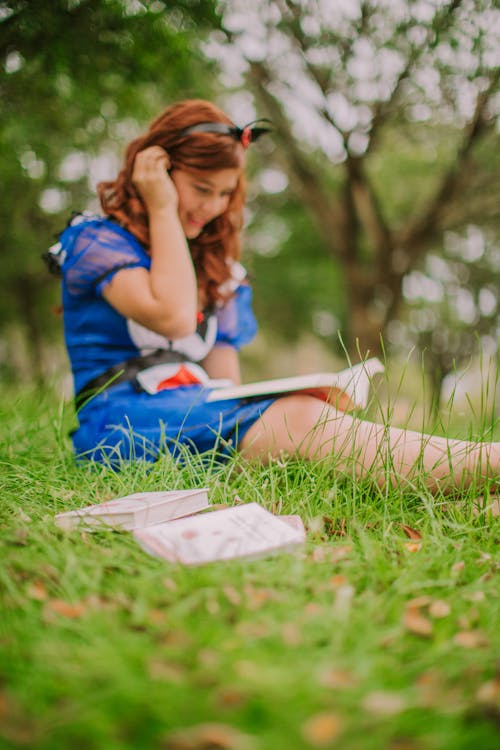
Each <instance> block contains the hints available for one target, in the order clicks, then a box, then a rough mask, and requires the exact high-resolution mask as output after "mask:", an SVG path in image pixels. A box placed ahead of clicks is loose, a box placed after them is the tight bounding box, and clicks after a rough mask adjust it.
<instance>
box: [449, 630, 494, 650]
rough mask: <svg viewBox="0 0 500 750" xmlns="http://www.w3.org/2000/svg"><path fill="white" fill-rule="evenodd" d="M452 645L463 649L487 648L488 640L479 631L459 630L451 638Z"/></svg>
mask: <svg viewBox="0 0 500 750" xmlns="http://www.w3.org/2000/svg"><path fill="white" fill-rule="evenodd" d="M453 643H455V644H456V645H457V646H462V647H463V648H482V647H483V646H488V645H489V644H488V639H487V638H486V636H485V635H484V633H482V632H481V631H480V630H460V631H459V632H458V633H456V634H455V636H454V637H453Z"/></svg>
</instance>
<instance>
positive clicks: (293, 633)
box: [281, 622, 303, 646]
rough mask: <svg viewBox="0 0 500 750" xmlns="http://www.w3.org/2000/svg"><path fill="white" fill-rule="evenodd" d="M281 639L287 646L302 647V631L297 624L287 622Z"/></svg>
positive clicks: (282, 629) (282, 630)
mask: <svg viewBox="0 0 500 750" xmlns="http://www.w3.org/2000/svg"><path fill="white" fill-rule="evenodd" d="M281 637H282V638H283V643H284V644H285V645H287V646H300V645H301V643H302V641H303V637H302V631H301V629H300V628H299V626H298V625H297V623H295V622H286V623H285V624H284V625H283V627H282V628H281Z"/></svg>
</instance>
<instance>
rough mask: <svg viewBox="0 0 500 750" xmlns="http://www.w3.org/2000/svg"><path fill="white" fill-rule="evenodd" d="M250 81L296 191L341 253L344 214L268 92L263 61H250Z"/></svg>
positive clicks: (266, 69) (268, 76) (330, 241)
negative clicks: (278, 142)
mask: <svg viewBox="0 0 500 750" xmlns="http://www.w3.org/2000/svg"><path fill="white" fill-rule="evenodd" d="M248 80H249V83H250V85H251V86H252V89H253V90H254V92H255V96H256V97H257V99H258V100H260V102H261V103H262V105H263V107H264V108H265V110H266V112H267V113H268V114H269V116H270V118H271V120H272V122H273V127H274V132H275V135H276V137H277V139H278V140H279V141H281V143H282V146H283V148H282V153H283V155H284V158H285V159H286V161H287V165H288V167H289V170H290V173H291V176H292V179H293V180H294V184H295V188H296V190H297V192H298V193H299V194H300V195H301V198H302V200H303V201H304V203H305V204H306V205H307V206H308V207H309V208H310V210H311V211H312V212H313V214H314V215H315V216H316V217H317V219H318V225H319V227H320V229H321V231H322V234H323V236H324V237H325V239H327V241H328V245H329V246H330V248H331V247H332V246H333V245H335V246H336V247H337V250H338V252H339V253H340V254H342V253H343V250H342V245H343V243H342V237H343V235H344V233H345V217H344V216H343V214H342V212H341V211H340V210H339V208H338V206H336V205H335V204H332V201H331V199H330V196H329V195H327V193H326V192H325V190H323V188H322V186H321V184H320V180H319V178H318V172H317V169H315V168H313V167H312V165H311V163H310V160H309V159H308V158H307V157H306V156H305V154H304V152H303V151H302V149H301V148H300V147H299V145H298V143H297V140H296V138H295V136H294V135H293V133H292V129H291V127H290V123H289V122H288V119H287V117H286V115H285V114H284V112H283V108H282V105H281V104H280V103H279V102H278V101H277V100H276V98H275V97H274V96H273V95H272V94H271V93H270V92H269V88H268V86H269V83H270V82H271V80H272V77H271V74H270V72H269V70H268V68H267V67H266V66H265V64H264V63H263V62H250V63H249V72H248Z"/></svg>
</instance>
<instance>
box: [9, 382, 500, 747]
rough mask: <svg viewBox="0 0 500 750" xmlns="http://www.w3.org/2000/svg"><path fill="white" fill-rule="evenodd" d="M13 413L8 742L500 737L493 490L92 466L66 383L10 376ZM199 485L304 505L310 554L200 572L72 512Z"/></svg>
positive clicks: (470, 740) (186, 467)
mask: <svg viewBox="0 0 500 750" xmlns="http://www.w3.org/2000/svg"><path fill="white" fill-rule="evenodd" d="M0 416H1V419H0V448H1V470H0V477H1V482H2V502H1V511H0V513H1V529H0V544H1V556H2V565H1V569H0V595H1V620H0V649H1V651H0V747H1V748H25V747H29V748H36V750H59V749H60V748H71V749H72V750H78V749H79V748H82V750H94V748H95V749H97V748H106V750H121V749H122V748H140V749H141V750H143V749H144V750H149V749H150V748H151V749H154V750H217V748H221V749H222V750H224V749H225V748H229V749H230V750H232V749H234V750H295V749H296V748H297V749H301V748H316V747H319V748H325V747H326V748H328V747H341V748H342V749H343V750H378V749H382V748H383V749H384V750H438V749H439V750H441V749H443V750H444V749H446V750H448V748H453V750H468V749H469V748H481V750H490V749H491V750H493V749H494V748H495V749H496V748H497V747H498V745H499V723H500V703H499V700H500V698H499V695H500V684H499V683H500V678H499V674H498V671H497V670H498V668H499V663H498V659H499V657H500V628H499V627H498V622H499V617H500V611H499V610H500V607H499V595H498V592H499V587H498V554H497V550H498V541H499V537H500V523H499V520H498V518H494V517H490V516H489V515H488V513H483V514H480V515H479V516H476V515H474V513H473V511H472V505H473V500H474V498H475V496H476V494H477V493H474V491H473V490H471V491H470V492H467V493H465V492H463V493H461V494H460V496H459V498H458V499H460V500H461V503H460V504H458V503H455V502H454V499H457V498H443V497H441V498H436V499H434V498H432V497H431V496H430V495H428V494H427V493H426V492H425V491H424V490H422V489H414V490H413V491H411V492H410V491H407V492H402V491H401V490H396V489H394V490H389V491H387V492H381V491H379V490H377V489H376V488H375V487H374V486H373V484H370V483H369V482H356V481H354V480H353V479H352V478H348V477H347V478H346V477H341V476H339V475H338V474H336V473H335V472H334V470H333V469H332V466H330V465H326V464H323V465H320V466H313V465H308V464H306V463H301V462H297V461H285V462H275V463H273V464H271V465H270V466H268V467H265V468H263V467H259V466H249V465H246V464H244V463H243V462H242V461H239V460H237V459H235V460H234V461H231V462H229V463H227V464H224V465H221V464H219V463H218V462H217V461H215V460H213V457H212V458H211V459H210V457H208V458H207V457H205V460H201V459H193V460H192V461H191V462H187V463H184V464H182V465H178V464H175V463H174V462H173V461H172V460H171V459H170V458H169V457H164V458H162V459H161V460H160V461H159V462H157V463H156V464H154V465H150V466H147V467H144V466H141V465H137V466H129V467H125V468H124V469H123V470H122V471H121V472H112V471H110V470H107V469H105V468H102V467H93V466H91V465H88V466H84V467H78V466H76V465H75V463H74V461H73V457H72V453H71V446H70V442H69V439H68V437H67V431H68V430H69V429H70V427H71V426H72V424H73V417H72V414H71V409H70V408H69V407H66V406H64V405H63V404H61V403H60V400H59V399H58V398H56V397H55V396H54V395H53V393H52V392H51V391H50V390H46V391H43V392H40V391H36V390H33V391H31V392H29V393H26V392H23V394H22V397H21V395H20V394H19V393H17V392H16V391H15V389H6V392H5V394H4V398H3V405H2V407H1V414H0ZM463 431H464V434H467V428H464V429H463ZM497 439H498V438H497ZM192 486H208V487H209V488H210V499H211V501H212V502H213V503H230V504H231V503H233V502H234V501H235V498H236V496H238V497H239V498H241V499H242V500H243V501H245V502H250V501H256V502H259V503H261V504H263V505H264V506H265V507H267V508H268V509H271V510H273V511H274V512H281V513H299V514H300V515H301V517H302V518H303V520H304V522H305V524H306V526H307V528H308V541H307V544H306V546H305V549H304V550H302V551H301V552H299V553H297V554H293V555H288V554H284V555H278V556H275V557H271V558H268V559H261V560H256V561H252V562H248V561H244V562H241V561H240V562H231V563H224V564H213V565H207V566H204V567H200V568H183V567H180V566H174V565H169V564H167V563H166V562H165V561H162V560H158V559H155V558H152V557H149V556H148V555H147V554H145V553H144V552H143V551H142V550H141V549H140V548H139V547H138V546H137V545H136V544H135V543H134V542H133V540H132V539H131V538H130V536H129V535H127V534H120V533H113V532H99V533H95V534H82V533H79V532H73V533H67V534H64V533H62V532H61V531H59V530H58V529H57V528H56V527H55V525H54V522H53V516H54V514H55V513H57V512H59V511H61V510H64V509H70V508H74V507H80V506H82V505H86V504H88V503H92V502H100V501H102V500H104V499H107V498H110V497H113V496H118V495H122V494H129V493H131V492H134V491H137V490H139V489H143V490H158V489H164V488H174V489H175V488H187V487H192ZM403 526H407V527H410V528H411V529H413V530H416V531H418V533H419V534H420V535H421V541H417V542H415V541H413V540H411V539H409V538H408V537H407V536H406V534H405V530H404V528H403ZM495 660H496V661H495Z"/></svg>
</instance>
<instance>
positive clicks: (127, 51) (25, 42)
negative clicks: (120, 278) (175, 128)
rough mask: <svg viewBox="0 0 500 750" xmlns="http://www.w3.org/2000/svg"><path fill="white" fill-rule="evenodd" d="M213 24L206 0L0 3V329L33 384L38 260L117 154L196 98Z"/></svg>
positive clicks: (203, 86) (48, 293)
mask: <svg viewBox="0 0 500 750" xmlns="http://www.w3.org/2000/svg"><path fill="white" fill-rule="evenodd" d="M217 24H218V20H217V16H216V14H215V10H214V3H213V2H211V1H210V0H204V1H203V2H200V3H193V2H190V0H177V1H176V2H175V3H169V4H168V6H167V4H166V3H163V2H160V1H159V0H154V2H152V1H150V0H143V1H142V2H139V1H138V0H53V1H52V2H50V3H47V2H44V0H34V1H33V0H8V2H0V67H1V68H3V71H2V74H1V77H0V97H1V100H2V117H1V122H0V154H1V156H0V180H1V182H2V184H3V185H7V186H8V189H7V190H5V191H4V192H3V195H2V201H1V203H0V232H1V249H2V253H1V255H0V268H1V271H2V274H1V278H2V282H1V284H2V294H1V295H0V300H1V301H0V313H1V315H0V320H1V324H2V327H3V329H4V331H5V326H8V325H12V323H13V321H21V323H22V326H23V328H24V332H25V335H26V337H27V340H28V342H29V348H30V352H31V365H30V368H31V370H32V372H33V374H34V375H37V376H38V377H41V376H42V375H43V366H42V362H43V357H42V342H43V340H44V339H46V338H47V336H48V335H49V334H50V331H51V330H54V329H57V330H58V331H60V326H59V325H58V326H55V325H53V321H52V319H51V316H50V315H49V314H47V313H48V311H49V309H50V306H51V302H50V301H52V304H56V301H57V300H56V298H55V294H56V293H57V292H56V285H55V284H53V283H52V282H51V279H50V277H49V276H48V274H47V272H46V269H45V268H44V267H43V265H42V262H41V260H40V256H41V253H42V252H43V251H44V250H46V249H47V247H48V246H49V245H50V244H51V243H52V241H53V237H54V235H55V233H56V232H57V231H60V230H61V229H62V227H63V226H64V224H65V222H66V220H67V218H68V211H69V207H70V206H71V207H72V208H78V207H81V208H85V207H86V206H87V203H88V201H89V199H90V196H91V195H92V194H93V184H92V183H93V182H95V180H96V179H97V177H98V176H99V172H103V169H105V168H106V165H107V170H106V171H105V172H104V174H105V175H106V177H109V176H110V174H113V173H114V170H115V169H116V166H117V165H116V164H115V163H113V161H112V159H111V165H110V163H109V160H110V158H111V157H112V155H113V154H114V153H116V150H117V146H123V144H124V142H126V141H127V140H128V139H129V138H131V137H133V136H134V135H135V134H136V133H138V132H139V130H140V127H142V126H143V125H144V124H145V122H146V121H147V120H148V119H149V118H150V117H151V116H152V115H154V114H156V113H157V112H158V111H159V109H160V108H162V107H163V106H165V105H166V104H167V103H168V102H169V101H171V100H173V99H177V98H179V97H185V96H200V95H207V91H210V81H211V74H213V66H210V65H209V64H208V63H207V61H206V60H205V59H204V58H203V57H202V56H201V54H200V53H199V52H198V43H199V40H200V39H202V38H203V35H204V34H205V33H206V32H207V31H208V30H213V29H214V28H216V27H217ZM89 175H90V179H89Z"/></svg>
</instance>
